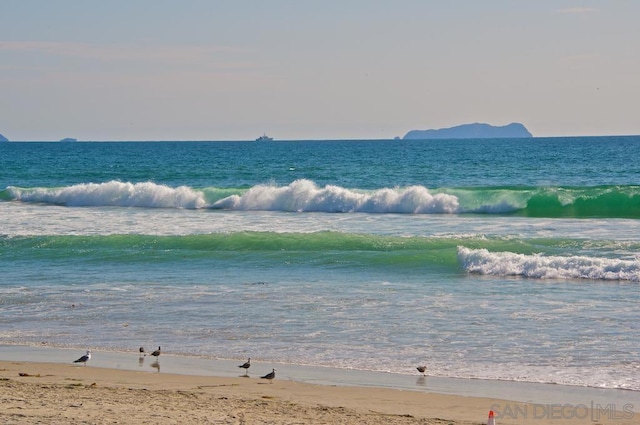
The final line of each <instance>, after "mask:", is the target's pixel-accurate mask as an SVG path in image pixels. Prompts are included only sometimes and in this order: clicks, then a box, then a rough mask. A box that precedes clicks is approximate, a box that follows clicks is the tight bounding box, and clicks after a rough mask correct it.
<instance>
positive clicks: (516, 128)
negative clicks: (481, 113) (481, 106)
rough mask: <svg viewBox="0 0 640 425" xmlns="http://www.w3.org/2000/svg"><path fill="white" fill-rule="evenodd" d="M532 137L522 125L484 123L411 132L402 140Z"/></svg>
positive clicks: (515, 123)
mask: <svg viewBox="0 0 640 425" xmlns="http://www.w3.org/2000/svg"><path fill="white" fill-rule="evenodd" d="M506 137H509V138H530V137H533V136H532V135H531V133H530V132H529V130H527V129H526V128H525V126H524V125H522V124H520V123H517V122H514V123H511V124H508V125H504V126H493V125H489V124H484V123H474V124H463V125H458V126H455V127H449V128H441V129H437V130H411V131H409V132H408V133H407V134H405V136H404V137H403V140H410V139H412V140H425V139H500V138H506Z"/></svg>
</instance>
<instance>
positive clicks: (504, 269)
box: [458, 247, 640, 282]
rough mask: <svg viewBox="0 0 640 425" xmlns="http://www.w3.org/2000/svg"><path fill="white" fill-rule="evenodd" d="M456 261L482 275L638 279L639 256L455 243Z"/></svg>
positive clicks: (639, 276) (636, 280)
mask: <svg viewBox="0 0 640 425" xmlns="http://www.w3.org/2000/svg"><path fill="white" fill-rule="evenodd" d="M458 261H459V262H460V264H462V267H463V268H464V269H465V270H466V271H467V272H469V273H478V274H483V275H492V276H523V277H530V278H538V279H596V280H627V281H632V282H640V260H638V259H636V260H620V259H613V258H595V257H585V256H567V257H562V256H544V255H540V254H534V255H525V254H516V253H513V252H489V251H488V250H487V249H469V248H466V247H458Z"/></svg>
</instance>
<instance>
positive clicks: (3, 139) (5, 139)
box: [0, 134, 9, 142]
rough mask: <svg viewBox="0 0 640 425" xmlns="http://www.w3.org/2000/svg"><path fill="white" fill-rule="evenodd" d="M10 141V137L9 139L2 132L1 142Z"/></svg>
mask: <svg viewBox="0 0 640 425" xmlns="http://www.w3.org/2000/svg"><path fill="white" fill-rule="evenodd" d="M8 141H9V139H7V138H6V137H4V136H3V135H2V134H0V142H8Z"/></svg>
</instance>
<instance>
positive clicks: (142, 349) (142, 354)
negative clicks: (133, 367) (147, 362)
mask: <svg viewBox="0 0 640 425" xmlns="http://www.w3.org/2000/svg"><path fill="white" fill-rule="evenodd" d="M140 355H141V356H146V355H147V354H146V353H145V352H144V347H140Z"/></svg>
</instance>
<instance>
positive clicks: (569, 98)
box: [0, 0, 640, 141]
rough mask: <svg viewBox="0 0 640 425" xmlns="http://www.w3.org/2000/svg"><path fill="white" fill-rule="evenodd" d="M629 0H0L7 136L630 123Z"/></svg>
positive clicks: (628, 129)
mask: <svg viewBox="0 0 640 425" xmlns="http://www.w3.org/2000/svg"><path fill="white" fill-rule="evenodd" d="M639 16H640V0H591V1H587V0H572V1H569V0H482V1H480V0H437V1H436V0H388V1H382V0H306V1H305V0H181V1H177V0H175V1H172V0H126V1H125V0H110V1H97V0H96V1H94V0H56V1H51V0H0V134H3V135H4V136H5V137H7V138H8V139H10V140H16V141H20V140H58V139H61V138H64V137H74V138H77V139H79V140H96V141H101V140H253V139H255V138H256V137H258V136H260V135H262V134H263V133H266V134H267V135H269V136H272V137H274V138H275V139H280V140H293V139H304V140H308V139H314V140H321V139H389V138H393V137H396V136H400V137H402V136H404V134H406V133H407V132H408V131H409V130H414V129H419V130H420V129H437V128H445V127H451V126H455V125H459V124H465V123H472V122H485V123H489V124H492V125H506V124H509V123H511V122H520V123H522V124H524V125H525V126H526V127H527V128H528V129H529V131H530V132H531V133H533V135H534V136H537V137H556V136H558V137H559V136H585V135H592V136H597V135H629V134H634V135H637V134H640V114H639V110H640V108H639V104H640V25H638V17H639Z"/></svg>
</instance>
